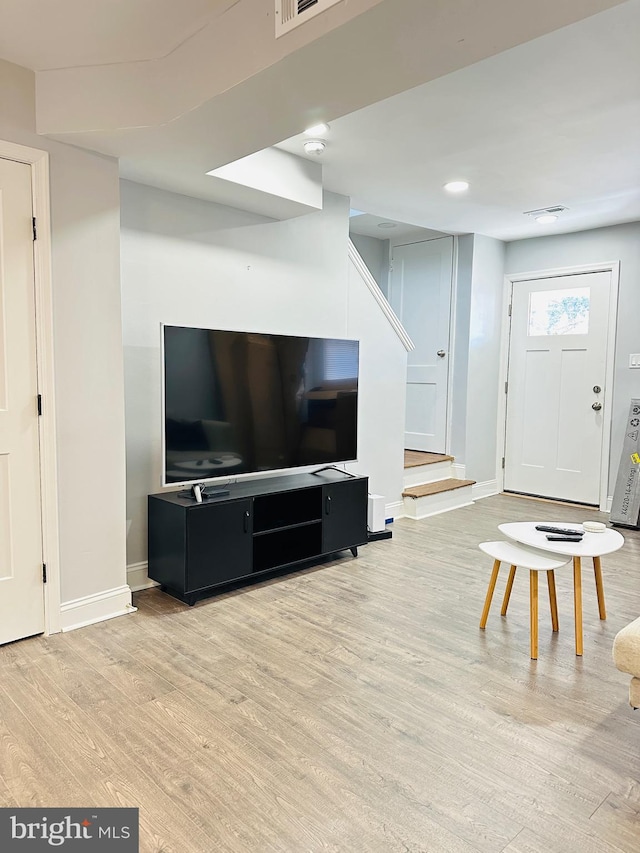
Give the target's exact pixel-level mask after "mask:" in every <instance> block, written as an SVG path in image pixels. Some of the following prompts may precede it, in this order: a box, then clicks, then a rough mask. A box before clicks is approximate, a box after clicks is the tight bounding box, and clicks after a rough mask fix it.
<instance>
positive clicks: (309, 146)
mask: <svg viewBox="0 0 640 853" xmlns="http://www.w3.org/2000/svg"><path fill="white" fill-rule="evenodd" d="M326 147H327V146H326V145H325V143H324V142H323V141H322V140H321V139H310V140H309V141H308V142H305V144H304V150H305V153H306V154H322V152H323V151H324V149H325V148H326Z"/></svg>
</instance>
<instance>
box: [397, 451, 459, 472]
mask: <svg viewBox="0 0 640 853" xmlns="http://www.w3.org/2000/svg"><path fill="white" fill-rule="evenodd" d="M453 461H454V460H453V456H447V454H446V453H426V452H425V451H423V450H405V452H404V467H405V468H417V467H418V466H419V465H433V464H434V463H435V462H453Z"/></svg>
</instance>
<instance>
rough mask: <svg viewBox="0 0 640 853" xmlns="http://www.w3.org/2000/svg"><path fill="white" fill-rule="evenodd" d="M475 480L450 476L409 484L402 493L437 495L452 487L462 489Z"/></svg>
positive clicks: (407, 494)
mask: <svg viewBox="0 0 640 853" xmlns="http://www.w3.org/2000/svg"><path fill="white" fill-rule="evenodd" d="M475 482H476V481H475V480H458V479H456V478H454V477H450V478H449V479H447V480H436V481H435V483H423V484H422V485H421V486H411V488H409V489H405V490H404V492H403V493H402V497H404V498H414V499H417V498H424V497H426V496H427V495H438V494H440V492H452V491H453V490H454V489H462V488H464V486H473V485H475Z"/></svg>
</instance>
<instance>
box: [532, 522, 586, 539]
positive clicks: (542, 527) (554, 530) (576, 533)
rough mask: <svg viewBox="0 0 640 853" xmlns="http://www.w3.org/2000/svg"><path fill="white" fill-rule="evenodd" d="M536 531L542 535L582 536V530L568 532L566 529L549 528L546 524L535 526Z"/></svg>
mask: <svg viewBox="0 0 640 853" xmlns="http://www.w3.org/2000/svg"><path fill="white" fill-rule="evenodd" d="M536 530H541V531H542V532H543V533H558V534H560V535H561V536H584V533H583V532H582V530H570V529H569V528H568V527H550V526H549V525H547V524H536Z"/></svg>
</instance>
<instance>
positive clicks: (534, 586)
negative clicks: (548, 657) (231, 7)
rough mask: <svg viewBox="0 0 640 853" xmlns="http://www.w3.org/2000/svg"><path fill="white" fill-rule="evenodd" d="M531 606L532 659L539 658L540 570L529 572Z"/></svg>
mask: <svg viewBox="0 0 640 853" xmlns="http://www.w3.org/2000/svg"><path fill="white" fill-rule="evenodd" d="M529 585H530V599H531V600H530V607H531V660H538V572H536V571H534V570H533V569H531V571H530V572H529Z"/></svg>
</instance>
